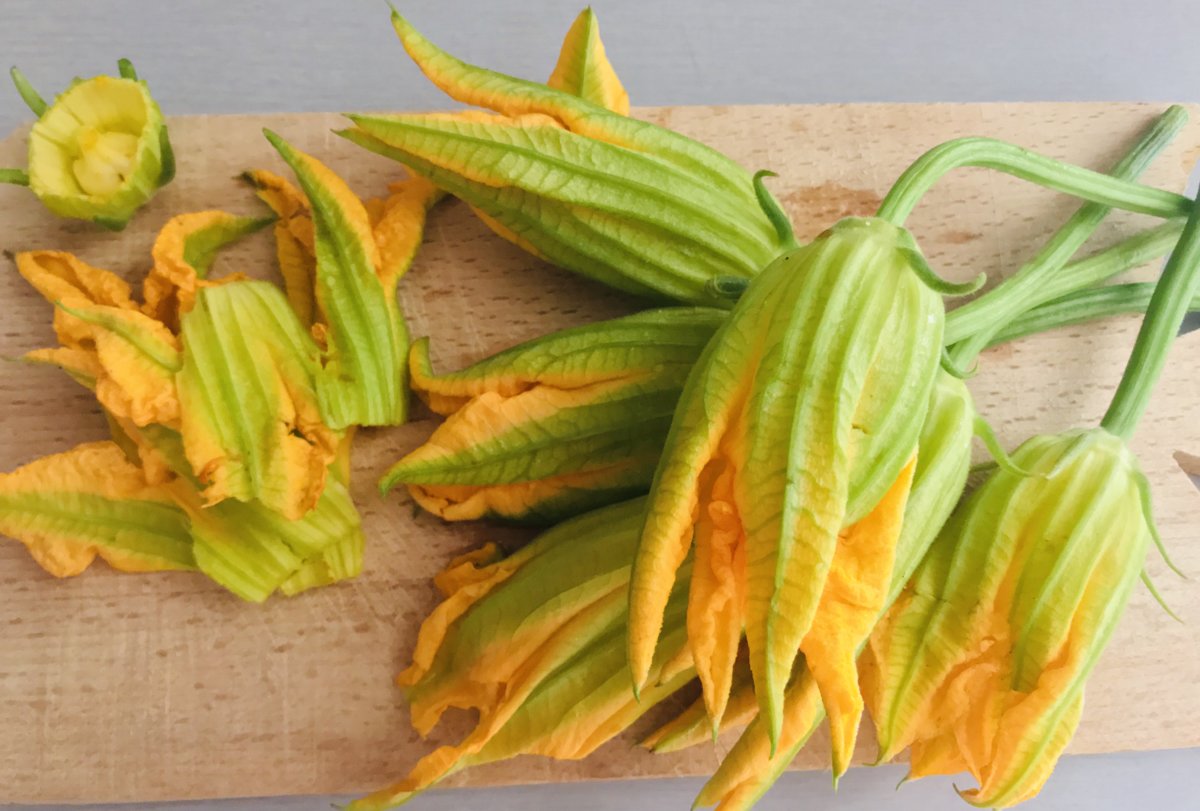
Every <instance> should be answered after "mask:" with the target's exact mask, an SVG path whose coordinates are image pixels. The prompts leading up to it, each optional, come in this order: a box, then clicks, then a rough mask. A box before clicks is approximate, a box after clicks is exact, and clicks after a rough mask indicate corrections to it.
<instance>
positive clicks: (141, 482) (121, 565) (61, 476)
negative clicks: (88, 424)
mask: <svg viewBox="0 0 1200 811" xmlns="http://www.w3.org/2000/svg"><path fill="white" fill-rule="evenodd" d="M0 533H3V534H5V535H8V536H9V537H11V538H15V539H16V540H18V541H20V542H21V543H23V544H25V546H26V548H28V549H29V553H30V555H32V556H33V558H34V559H35V560H36V561H37V562H38V564H39V565H40V566H41V567H42V568H43V569H45V570H46V571H48V572H50V573H51V574H53V575H55V576H56V577H70V576H72V575H77V574H79V573H80V572H82V571H83V570H84V569H86V568H87V567H88V565H89V564H90V563H91V562H92V560H93V559H94V558H95V557H96V556H97V555H98V556H99V557H101V558H103V559H104V560H105V561H107V562H108V564H109V565H110V566H112V567H113V568H114V569H120V570H123V571H129V572H151V571H160V570H164V569H191V568H194V567H195V564H194V562H193V559H192V550H191V540H190V538H189V534H188V520H187V516H186V515H185V514H184V512H183V511H182V510H180V509H179V508H177V507H176V506H175V504H174V502H173V501H172V500H171V498H170V496H169V494H168V493H167V491H166V490H165V489H163V488H161V487H157V486H153V485H150V484H147V483H146V480H145V478H144V477H143V476H142V471H141V470H140V469H139V468H138V467H137V466H135V465H133V464H130V462H129V461H128V460H127V459H126V458H125V454H124V453H123V452H122V451H121V449H120V448H119V447H117V446H116V445H115V444H113V443H112V442H91V443H88V444H85V445H79V446H78V447H76V448H73V449H71V450H69V451H66V452H64V453H57V454H53V455H51V456H46V457H43V458H41V459H38V460H36V461H33V462H30V463H29V464H27V465H25V466H24V467H21V468H18V469H17V470H15V471H13V472H12V473H0Z"/></svg>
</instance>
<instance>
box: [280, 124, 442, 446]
mask: <svg viewBox="0 0 1200 811" xmlns="http://www.w3.org/2000/svg"><path fill="white" fill-rule="evenodd" d="M267 139H268V140H269V141H271V144H272V145H273V146H274V147H275V148H276V149H277V150H278V151H279V154H280V155H282V156H283V158H284V160H285V161H286V162H287V163H288V165H289V166H290V167H291V168H292V171H293V172H295V174H296V179H297V181H298V182H299V184H300V187H301V188H302V189H303V190H304V193H305V195H306V196H307V197H308V201H309V208H310V211H311V215H312V218H313V228H314V251H315V255H316V276H315V278H316V302H317V307H318V308H319V310H320V312H321V314H322V315H323V316H324V321H325V324H326V325H327V329H326V330H325V331H324V335H323V337H324V338H325V342H326V346H325V352H324V363H323V368H322V369H321V371H320V374H319V378H318V386H317V394H318V397H319V398H320V402H321V414H322V416H323V418H324V420H325V422H326V423H327V424H328V425H329V426H330V427H332V428H335V429H342V428H346V427H347V426H350V425H395V424H398V423H401V422H403V421H404V420H405V418H406V416H407V412H408V398H407V391H406V381H405V370H406V366H405V361H406V356H407V352H408V330H407V327H406V326H405V324H404V319H403V317H402V315H401V313H400V307H399V305H398V304H397V302H396V296H395V288H394V283H395V281H396V280H397V279H398V278H399V274H400V273H401V272H402V271H403V269H404V268H406V267H407V263H408V262H409V261H411V254H402V253H401V254H400V258H399V259H397V256H396V255H395V251H394V248H395V242H396V240H397V239H398V237H397V234H396V231H397V229H411V228H415V227H416V226H419V225H421V224H423V222H424V211H425V208H426V207H427V205H428V204H431V202H432V200H433V199H434V198H433V196H432V193H431V192H428V189H427V188H425V187H422V188H424V190H425V191H426V192H428V194H427V196H422V194H421V193H418V194H416V195H413V200H409V199H408V198H407V197H404V196H403V195H401V197H400V198H399V202H397V203H396V204H395V205H394V206H393V217H392V218H391V219H388V218H386V217H385V218H384V219H382V220H380V224H381V225H384V227H385V228H387V229H390V230H389V231H388V239H387V240H385V242H387V244H388V245H389V248H390V249H393V252H392V253H389V255H388V258H389V260H390V261H391V262H392V265H393V266H392V267H390V268H388V267H385V266H384V264H383V255H382V254H381V251H380V247H379V245H377V244H376V239H375V231H374V229H373V228H372V224H371V220H370V217H369V215H368V213H367V210H366V208H365V207H364V206H363V204H362V201H360V200H359V199H358V198H357V197H356V196H355V195H354V193H353V192H351V191H350V188H349V187H348V186H347V185H346V183H345V182H344V181H343V180H342V179H341V178H339V177H338V176H337V175H335V174H334V173H333V172H332V171H330V170H329V168H328V167H326V166H325V165H324V164H323V163H321V162H320V161H318V160H316V159H315V158H313V157H312V156H310V155H306V154H304V153H303V152H300V151H299V150H296V149H295V148H293V147H292V146H290V145H289V144H288V143H287V142H285V141H284V140H283V139H281V138H280V137H279V136H277V135H275V134H274V133H271V132H268V133H267ZM421 191H422V189H418V192H421ZM414 200H415V203H414ZM419 233H420V232H419V230H418V231H417V232H416V235H415V237H414V238H415V240H416V241H413V242H410V243H409V246H408V247H409V248H415V246H416V245H417V244H419ZM409 236H410V237H411V236H413V235H409Z"/></svg>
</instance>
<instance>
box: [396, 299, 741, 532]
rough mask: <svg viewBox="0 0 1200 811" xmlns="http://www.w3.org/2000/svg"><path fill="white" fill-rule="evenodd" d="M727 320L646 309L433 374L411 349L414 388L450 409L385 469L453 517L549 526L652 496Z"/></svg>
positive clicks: (420, 349) (690, 311)
mask: <svg viewBox="0 0 1200 811" xmlns="http://www.w3.org/2000/svg"><path fill="white" fill-rule="evenodd" d="M723 318H724V312H723V311H721V310H715V309H706V308H687V307H678V308H666V309H661V310H649V311H646V312H642V313H638V314H636V315H631V316H626V317H624V318H616V319H612V320H610V321H604V322H600V323H598V324H591V325H587V326H583V327H574V328H571V329H566V330H562V331H560V332H556V333H552V334H550V335H546V336H543V337H541V338H537V339H534V340H532V341H529V342H526V343H524V344H521V345H519V346H515V347H513V348H512V349H508V350H505V351H503V352H500V353H498V354H496V355H494V356H492V357H490V358H487V359H485V360H482V361H479V362H478V363H475V364H473V365H471V366H469V367H467V368H466V369H463V370H461V371H458V372H452V373H449V374H443V375H435V374H434V373H433V370H432V368H431V365H430V361H429V343H428V341H427V340H422V341H418V342H417V343H416V344H415V345H414V346H413V349H412V352H411V353H410V376H411V381H412V386H413V390H414V391H415V392H416V393H417V395H418V396H419V397H421V398H422V399H423V400H424V401H425V402H426V403H427V404H428V405H429V406H430V408H432V409H433V410H434V411H435V412H437V413H439V414H444V415H447V416H448V419H447V420H446V421H445V422H444V423H442V424H441V425H440V426H439V427H438V428H437V430H435V431H434V432H433V434H432V435H431V436H430V437H429V439H428V440H427V441H426V442H425V443H424V444H422V445H421V446H420V447H418V448H417V449H416V450H414V451H412V452H411V453H409V454H408V455H407V456H405V457H404V458H403V459H401V460H400V461H399V462H397V463H396V464H395V465H394V466H393V467H392V468H391V469H390V470H389V471H388V472H387V474H385V476H384V477H383V479H382V481H381V482H380V486H381V487H382V488H383V489H384V491H385V492H386V490H388V489H390V488H391V487H392V486H394V485H395V484H396V483H404V484H406V485H407V486H408V489H409V492H410V493H411V494H412V496H413V498H414V499H415V500H416V501H417V503H418V504H420V505H421V506H422V507H424V508H425V509H427V510H429V511H430V512H433V513H435V514H436V515H439V516H441V517H442V518H445V519H447V520H452V521H460V520H471V519H477V518H483V517H493V518H501V519H506V520H512V521H520V522H525V523H552V522H553V521H555V520H559V519H562V518H565V517H567V516H568V515H572V514H577V513H579V512H581V511H583V510H586V509H591V508H594V507H598V506H601V505H603V504H606V503H610V502H613V501H619V500H621V499H622V498H629V497H632V496H635V495H640V494H642V493H645V492H646V490H647V489H648V488H649V485H650V478H651V476H652V475H653V473H654V466H655V464H656V463H657V461H658V456H659V453H660V452H661V450H662V445H663V440H664V439H665V437H666V433H667V427H668V425H669V423H670V419H671V413H672V412H673V411H674V409H675V403H676V401H677V400H678V398H679V391H680V389H682V387H683V381H684V379H685V378H686V376H687V373H688V370H689V369H690V368H691V367H692V365H693V364H694V363H695V360H696V357H697V356H698V355H699V354H700V350H701V349H702V348H703V346H704V344H705V343H706V342H707V341H708V339H709V338H710V337H712V334H713V332H714V331H715V330H716V328H717V327H718V326H719V325H720V323H721V321H722V320H723Z"/></svg>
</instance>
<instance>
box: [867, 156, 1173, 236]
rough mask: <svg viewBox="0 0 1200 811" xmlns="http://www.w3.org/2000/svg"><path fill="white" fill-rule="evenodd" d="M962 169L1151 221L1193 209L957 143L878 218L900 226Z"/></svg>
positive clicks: (924, 159)
mask: <svg viewBox="0 0 1200 811" xmlns="http://www.w3.org/2000/svg"><path fill="white" fill-rule="evenodd" d="M965 166H979V167H983V168H986V169H995V170H996V171H998V172H1004V173H1005V174H1009V175H1013V176H1014V177H1019V178H1021V179H1022V180H1028V181H1030V182H1032V183H1036V184H1038V185H1039V186H1045V187H1046V188H1049V189H1054V190H1055V191H1060V192H1064V193H1065V194H1070V195H1073V196H1075V197H1079V198H1081V199H1083V200H1088V201H1090V202H1093V203H1099V204H1101V205H1105V206H1109V207H1112V208H1119V209H1123V210H1125V211H1134V212H1137V213H1139V214H1150V215H1152V216H1155V217H1164V218H1167V217H1179V216H1183V215H1185V214H1186V213H1187V211H1188V209H1189V207H1190V206H1191V201H1190V200H1188V198H1187V197H1184V196H1183V195H1179V194H1175V193H1174V192H1169V191H1164V190H1162V189H1155V188H1152V187H1150V186H1143V185H1142V184H1140V183H1132V182H1130V181H1126V180H1119V179H1117V178H1113V177H1110V176H1109V175H1105V174H1102V173H1100V172H1093V171H1092V170H1091V169H1084V168H1083V167H1081V166H1074V165H1072V164H1069V163H1063V162H1062V161H1058V160H1055V159H1054V158H1049V157H1046V156H1045V155H1039V154H1037V153H1036V152H1030V151H1029V150H1027V149H1022V148H1021V147H1019V146H1015V145H1013V144H1009V143H1006V142H1004V141H998V140H995V139H994V138H958V139H956V140H953V141H947V142H946V143H944V144H942V145H940V146H935V147H934V148H933V149H931V150H929V151H928V152H926V153H925V154H924V155H922V156H921V157H920V158H918V159H917V161H916V162H915V163H913V165H912V166H910V167H908V169H907V170H905V172H904V174H903V175H901V176H900V179H899V180H897V181H896V184H895V185H894V186H892V189H891V191H889V192H888V194H887V197H885V198H884V200H883V202H882V203H881V204H880V206H879V211H878V212H877V214H876V216H878V217H880V218H881V219H885V220H889V221H890V222H893V223H895V224H896V225H903V224H904V221H905V220H906V219H908V215H909V214H910V213H912V210H913V208H914V207H915V206H916V204H917V202H918V201H919V200H920V199H921V197H922V196H924V195H925V193H926V192H928V191H929V189H930V187H932V186H933V184H934V183H936V182H937V181H938V180H939V179H940V178H941V177H942V175H944V174H946V173H947V172H949V171H951V170H953V169H958V168H960V167H965Z"/></svg>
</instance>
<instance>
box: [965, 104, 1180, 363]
mask: <svg viewBox="0 0 1200 811" xmlns="http://www.w3.org/2000/svg"><path fill="white" fill-rule="evenodd" d="M1185 123H1187V112H1186V111H1185V110H1184V109H1183V108H1182V107H1179V106H1178V105H1176V106H1172V107H1170V108H1168V109H1167V110H1166V112H1164V113H1163V114H1162V115H1160V116H1159V117H1158V118H1157V119H1155V121H1154V123H1153V124H1151V125H1150V127H1148V128H1147V129H1146V131H1145V132H1144V133H1143V134H1142V136H1141V137H1140V138H1139V139H1138V141H1137V143H1136V144H1134V146H1133V148H1132V149H1131V150H1130V151H1129V152H1128V153H1126V154H1125V156H1124V157H1122V158H1121V159H1120V160H1119V161H1118V162H1117V164H1116V165H1115V166H1113V168H1112V177H1110V178H1108V179H1109V180H1113V181H1120V182H1131V181H1133V180H1135V179H1136V178H1137V177H1138V176H1139V175H1140V174H1141V173H1142V172H1144V171H1145V170H1146V167H1148V166H1149V165H1150V163H1151V162H1152V161H1153V160H1154V159H1155V158H1156V157H1158V155H1159V153H1160V152H1162V150H1163V149H1164V148H1166V146H1167V145H1168V144H1169V143H1170V142H1171V139H1173V138H1174V137H1175V135H1176V134H1178V132H1179V130H1180V128H1182V127H1183V125H1184V124H1185ZM1181 199H1186V198H1181ZM1110 208H1111V207H1110V206H1108V205H1103V204H1100V203H1096V202H1090V203H1086V204H1084V205H1083V206H1080V208H1079V209H1078V210H1077V211H1076V212H1075V213H1074V214H1072V215H1071V217H1070V219H1068V220H1067V222H1066V223H1065V224H1064V225H1063V226H1062V228H1060V229H1059V230H1058V232H1057V233H1055V234H1054V235H1053V236H1052V237H1051V238H1050V240H1049V241H1048V242H1047V243H1046V244H1045V245H1044V246H1043V247H1042V249H1041V250H1040V251H1038V252H1037V254H1036V255H1035V256H1034V257H1033V258H1032V259H1030V260H1029V261H1028V262H1026V263H1025V264H1024V265H1023V266H1022V267H1021V268H1020V269H1019V270H1018V271H1017V272H1016V273H1014V274H1013V275H1012V276H1010V277H1009V278H1008V279H1005V280H1004V282H1003V283H1001V284H1000V285H999V286H998V287H997V288H996V289H995V290H993V291H991V293H989V295H988V296H987V297H981V298H980V299H979V300H977V301H976V302H972V303H971V304H968V305H966V306H965V307H964V309H966V311H967V312H966V313H965V314H964V315H962V316H960V317H961V318H970V317H971V316H970V314H971V312H973V311H977V310H980V309H986V310H987V311H988V319H989V321H990V323H989V324H988V325H987V327H986V328H985V329H981V330H978V331H976V332H975V333H973V334H972V335H971V336H970V337H968V338H967V339H965V340H964V341H963V342H962V343H961V344H958V345H956V346H955V347H954V348H953V349H952V350H951V356H952V357H953V358H954V361H955V363H956V364H958V365H960V366H968V365H970V364H971V363H973V362H974V360H975V358H976V356H978V354H979V353H980V352H982V351H983V349H984V347H986V346H987V345H988V342H989V341H990V340H991V333H992V332H995V331H997V330H999V329H1000V327H1001V326H1002V325H1003V324H1004V323H1005V322H1007V321H1010V320H1011V319H1013V318H1015V317H1016V316H1017V315H1019V314H1020V313H1022V312H1024V311H1025V310H1028V309H1029V308H1031V307H1034V306H1036V305H1037V304H1040V303H1042V302H1043V301H1046V300H1048V297H1047V296H1046V295H1045V287H1046V282H1047V280H1049V279H1052V278H1054V277H1055V276H1056V275H1058V272H1059V271H1060V270H1061V269H1062V267H1063V266H1064V265H1065V264H1066V263H1067V262H1068V261H1070V259H1071V257H1072V256H1074V255H1075V253H1076V252H1077V251H1078V250H1079V249H1080V248H1081V247H1083V244H1084V243H1085V242H1087V240H1088V238H1090V237H1091V236H1092V234H1093V233H1095V231H1096V229H1097V228H1098V227H1099V226H1100V223H1101V222H1103V221H1104V218H1105V217H1107V216H1108V214H1109V211H1110ZM989 299H990V301H989ZM985 301H986V302H987V303H985Z"/></svg>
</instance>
